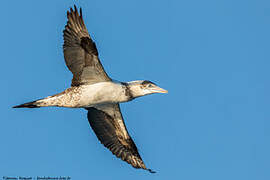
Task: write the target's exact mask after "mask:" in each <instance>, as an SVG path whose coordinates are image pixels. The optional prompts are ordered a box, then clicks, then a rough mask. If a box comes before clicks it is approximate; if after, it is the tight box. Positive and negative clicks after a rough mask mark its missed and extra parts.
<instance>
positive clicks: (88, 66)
mask: <svg viewBox="0 0 270 180" xmlns="http://www.w3.org/2000/svg"><path fill="white" fill-rule="evenodd" d="M67 18H68V22H67V25H66V26H65V30H64V45H63V49H64V57H65V61H66V64H67V67H68V69H69V70H70V71H71V72H72V74H73V79H72V86H78V85H81V84H93V83H97V82H102V81H111V79H110V77H109V76H108V75H107V74H106V72H105V71H104V69H103V66H102V64H101V62H100V60H99V58H98V51H97V48H96V45H95V43H94V42H93V41H92V39H91V37H90V36H89V34H88V31H87V29H86V27H85V24H84V22H83V18H82V10H81V9H80V15H79V13H78V11H77V8H76V6H74V10H73V9H72V8H70V11H68V12H67Z"/></svg>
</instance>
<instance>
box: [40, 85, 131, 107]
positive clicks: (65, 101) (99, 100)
mask: <svg viewBox="0 0 270 180" xmlns="http://www.w3.org/2000/svg"><path fill="white" fill-rule="evenodd" d="M125 91H126V88H125V86H123V85H122V84H121V83H115V82H100V83H96V84H91V85H81V86H78V87H71V88H68V89H66V90H65V91H64V92H62V93H60V94H56V95H54V96H49V97H47V98H45V99H41V100H38V101H37V103H38V105H39V106H59V107H73V108H82V107H83V108H86V107H92V106H94V105H99V104H105V103H118V102H126V101H128V100H129V98H128V97H127V96H126V95H125V93H126V92H125Z"/></svg>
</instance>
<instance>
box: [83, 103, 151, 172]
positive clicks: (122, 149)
mask: <svg viewBox="0 0 270 180" xmlns="http://www.w3.org/2000/svg"><path fill="white" fill-rule="evenodd" d="M87 110H88V121H89V123H90V125H91V127H92V129H93V130H94V132H95V134H96V135H97V137H98V139H99V141H100V142H101V143H102V144H103V145H104V146H105V147H106V148H108V149H109V150H110V151H111V152H112V153H113V154H114V155H116V156H117V157H118V158H121V159H122V160H123V161H126V162H127V163H129V164H131V165H132V166H133V167H134V168H142V169H146V170H148V171H149V172H151V173H154V171H152V170H151V169H147V168H146V167H145V165H144V163H143V161H142V159H141V157H140V154H139V153H138V150H137V147H136V145H135V143H134V142H133V140H132V139H131V137H130V136H129V134H128V132H127V129H126V126H125V123H124V121H123V117H122V114H121V111H120V107H119V104H106V105H99V106H96V107H91V108H87Z"/></svg>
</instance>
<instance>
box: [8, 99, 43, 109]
mask: <svg viewBox="0 0 270 180" xmlns="http://www.w3.org/2000/svg"><path fill="white" fill-rule="evenodd" d="M39 107H41V106H39V103H38V100H37V101H32V102H28V103H24V104H20V105H18V106H13V108H39Z"/></svg>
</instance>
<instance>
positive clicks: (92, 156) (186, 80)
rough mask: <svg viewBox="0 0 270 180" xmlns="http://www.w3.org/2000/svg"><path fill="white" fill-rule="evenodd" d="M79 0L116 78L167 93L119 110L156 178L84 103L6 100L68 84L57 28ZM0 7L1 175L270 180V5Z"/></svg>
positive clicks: (223, 0)
mask: <svg viewBox="0 0 270 180" xmlns="http://www.w3.org/2000/svg"><path fill="white" fill-rule="evenodd" d="M74 3H75V4H77V5H78V6H81V7H82V8H83V13H84V20H85V23H86V26H87V28H88V31H89V33H91V36H92V38H93V39H94V40H95V42H96V44H97V48H98V50H99V54H100V59H101V61H102V63H103V65H104V68H105V69H106V71H107V72H108V74H109V75H110V76H111V77H112V78H114V79H117V80H120V81H131V80H137V79H147V80H151V81H153V82H155V83H157V84H158V85H160V86H161V87H163V88H165V89H168V90H169V94H167V95H164V94H161V95H151V96H146V97H142V98H139V99H136V100H134V101H132V102H128V103H125V104H122V106H121V108H122V113H123V116H124V118H125V121H126V125H127V128H128V130H129V132H130V134H131V136H132V138H133V139H134V141H135V143H136V144H137V147H138V149H139V152H140V154H141V156H142V158H143V160H144V162H145V164H146V166H147V167H149V168H151V169H153V170H155V171H157V172H158V173H156V174H150V173H148V172H147V171H143V170H136V169H133V168H132V167H131V166H130V165H128V164H127V163H125V162H122V161H121V160H119V159H117V158H116V157H115V156H113V155H112V154H111V152H109V151H108V150H107V149H105V148H104V147H103V146H102V145H101V144H100V143H99V141H98V140H97V138H96V136H95V135H94V133H93V131H92V129H90V127H89V124H88V121H87V117H86V111H85V110H83V109H66V108H63V109H61V108H40V109H12V108H11V107H12V106H14V105H17V104H20V103H24V102H27V101H32V100H35V99H38V98H41V97H46V96H48V95H53V94H55V93H57V92H61V91H62V90H64V89H65V88H67V87H69V86H70V81H71V78H72V76H71V73H70V72H69V71H68V70H67V68H66V66H65V63H64V58H63V52H62V44H63V38H62V31H63V28H64V26H65V24H66V11H67V10H68V8H69V7H70V6H72V5H73V4H74ZM1 5H2V9H1V12H0V15H1V17H2V18H1V19H2V20H1V28H0V33H1V34H2V36H1V43H0V48H1V62H2V63H1V67H2V68H1V82H2V86H1V87H2V88H1V89H0V93H1V94H2V96H1V101H2V102H1V104H0V107H1V110H0V111H1V114H2V118H1V120H0V143H1V148H0V160H1V163H0V178H1V177H2V176H30V177H35V176H51V177H55V176H70V177H71V178H72V179H74V180H77V179H130V180H133V179H158V180H159V179H185V180H216V179H218V180H228V179H230V180H239V179H245V180H268V179H270V171H269V166H270V153H269V152H270V141H269V138H270V111H269V107H270V85H269V84H270V80H269V77H270V73H269V65H270V63H269V59H270V51H269V49H270V1H266V0H265V1H264V0H257V1H255V0H245V1H244V0H218V1H214V0H205V1H200V0H191V1H187V0H181V1H180V0H167V1H162V0H148V1H144V0H136V1H126V0H115V1H105V0H88V1H83V0H80V1H72V0H58V1H51V0H48V1H34V0H26V1H3V2H2V3H1Z"/></svg>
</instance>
